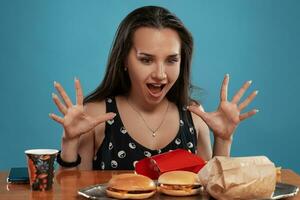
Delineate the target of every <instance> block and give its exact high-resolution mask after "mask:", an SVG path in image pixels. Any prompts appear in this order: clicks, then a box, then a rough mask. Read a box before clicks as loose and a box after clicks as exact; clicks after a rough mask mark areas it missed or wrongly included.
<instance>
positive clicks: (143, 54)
mask: <svg viewBox="0 0 300 200" xmlns="http://www.w3.org/2000/svg"><path fill="white" fill-rule="evenodd" d="M134 49H135V52H136V54H137V56H148V57H155V55H152V54H149V53H145V52H141V51H139V50H137V49H136V48H135V47H134ZM177 56H180V54H179V53H175V54H171V55H168V57H177Z"/></svg>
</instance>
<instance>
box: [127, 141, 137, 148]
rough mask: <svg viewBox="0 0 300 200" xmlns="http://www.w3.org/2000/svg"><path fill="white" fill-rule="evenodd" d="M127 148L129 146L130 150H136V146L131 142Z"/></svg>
mask: <svg viewBox="0 0 300 200" xmlns="http://www.w3.org/2000/svg"><path fill="white" fill-rule="evenodd" d="M128 146H129V147H130V148H131V149H135V148H136V145H135V144H134V143H132V142H130V143H129V144H128Z"/></svg>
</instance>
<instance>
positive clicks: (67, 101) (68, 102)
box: [54, 81, 73, 108]
mask: <svg viewBox="0 0 300 200" xmlns="http://www.w3.org/2000/svg"><path fill="white" fill-rule="evenodd" d="M54 87H55V88H56V89H57V91H58V92H59V94H60V96H61V97H62V99H63V100H64V102H65V104H66V105H67V107H68V108H70V107H72V106H73V105H72V101H71V99H70V98H69V97H68V95H67V93H66V92H65V90H64V88H63V87H62V86H61V85H60V84H59V83H57V82H56V81H54Z"/></svg>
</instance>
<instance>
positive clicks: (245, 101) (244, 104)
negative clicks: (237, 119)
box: [239, 90, 258, 110]
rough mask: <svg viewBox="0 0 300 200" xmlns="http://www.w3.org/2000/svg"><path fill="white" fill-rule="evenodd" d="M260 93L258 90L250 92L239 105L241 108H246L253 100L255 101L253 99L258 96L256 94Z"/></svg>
mask: <svg viewBox="0 0 300 200" xmlns="http://www.w3.org/2000/svg"><path fill="white" fill-rule="evenodd" d="M257 94H258V90H256V91H254V92H252V94H250V96H248V97H247V98H246V99H245V100H244V101H243V102H242V103H241V104H240V105H239V110H243V109H244V108H246V107H247V106H248V105H249V104H250V103H251V101H253V99H254V98H255V97H256V95H257Z"/></svg>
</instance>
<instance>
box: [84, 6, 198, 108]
mask: <svg viewBox="0 0 300 200" xmlns="http://www.w3.org/2000/svg"><path fill="white" fill-rule="evenodd" d="M140 27H151V28H157V29H162V28H171V29H173V30H175V31H176V32H177V33H178V35H179V37H180V40H181V52H180V53H181V63H180V74H179V77H178V79H177V81H176V82H175V84H174V85H173V87H172V88H171V89H170V91H169V92H168V93H167V95H166V97H167V98H168V100H169V101H171V102H174V103H175V104H176V105H177V106H180V107H182V106H185V105H188V104H189V103H190V101H191V98H190V89H191V87H192V85H191V83H190V70H191V61H192V54H193V37H192V35H191V33H190V32H189V31H188V30H187V29H186V28H185V26H184V25H183V23H182V22H181V20H180V19H179V18H178V17H177V16H175V15H174V14H172V13H171V12H170V11H169V10H167V9H165V8H162V7H158V6H145V7H141V8H138V9H136V10H134V11H132V12H131V13H129V14H128V15H127V16H126V17H125V18H124V20H123V21H122V22H121V24H120V25H119V27H118V30H117V32H116V35H115V38H114V42H113V45H112V48H111V51H110V54H109V58H108V63H107V67H106V72H105V76H104V79H103V81H102V83H101V84H100V85H99V86H98V87H97V88H96V89H95V90H94V91H93V92H92V93H91V94H89V95H88V96H87V97H85V99H84V103H88V102H95V101H101V100H104V99H105V98H107V97H112V96H117V95H125V94H127V93H128V92H129V90H130V87H131V83H130V79H129V76H128V73H127V72H125V71H124V66H125V61H126V59H127V56H128V54H129V51H130V49H131V47H132V45H133V34H134V32H135V31H136V30H137V29H138V28H140Z"/></svg>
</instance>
